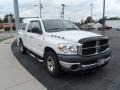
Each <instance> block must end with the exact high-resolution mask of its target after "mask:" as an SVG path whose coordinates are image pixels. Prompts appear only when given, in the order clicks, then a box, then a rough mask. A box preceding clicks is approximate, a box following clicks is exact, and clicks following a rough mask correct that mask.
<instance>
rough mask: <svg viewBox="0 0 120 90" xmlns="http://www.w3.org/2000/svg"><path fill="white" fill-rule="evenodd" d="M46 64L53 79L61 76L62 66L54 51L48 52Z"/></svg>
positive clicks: (45, 59)
mask: <svg viewBox="0 0 120 90" xmlns="http://www.w3.org/2000/svg"><path fill="white" fill-rule="evenodd" d="M44 64H45V67H46V69H47V71H48V73H49V74H50V75H51V76H53V77H58V76H60V74H61V68H60V64H59V62H58V59H57V56H56V54H55V53H54V52H53V51H48V52H47V53H46V55H45V58H44Z"/></svg>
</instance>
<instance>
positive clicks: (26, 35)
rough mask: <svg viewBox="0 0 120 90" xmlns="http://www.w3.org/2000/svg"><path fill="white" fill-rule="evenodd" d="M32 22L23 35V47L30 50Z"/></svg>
mask: <svg viewBox="0 0 120 90" xmlns="http://www.w3.org/2000/svg"><path fill="white" fill-rule="evenodd" d="M33 24H34V21H31V22H29V25H28V28H27V31H26V34H25V45H26V47H27V48H28V49H30V50H31V49H32V47H31V38H32V36H31V34H32V27H33Z"/></svg>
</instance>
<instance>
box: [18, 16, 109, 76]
mask: <svg viewBox="0 0 120 90" xmlns="http://www.w3.org/2000/svg"><path fill="white" fill-rule="evenodd" d="M17 43H18V46H19V48H20V50H21V52H22V53H23V54H25V53H26V51H27V50H28V51H31V52H32V53H34V54H35V55H37V56H39V57H40V58H41V59H42V60H43V62H44V65H45V67H46V69H47V71H48V72H49V74H50V75H52V76H58V75H59V74H60V72H61V70H67V71H79V70H86V69H92V68H96V67H101V66H104V65H106V64H108V62H109V60H110V59H111V49H110V47H109V38H108V37H105V36H102V35H99V34H96V33H92V32H86V31H82V30H80V29H79V28H78V27H77V26H76V25H75V24H73V23H72V22H70V21H66V20H59V19H40V18H28V19H24V20H23V22H22V23H21V26H20V30H19V31H18V37H17Z"/></svg>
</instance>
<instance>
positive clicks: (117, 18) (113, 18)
mask: <svg viewBox="0 0 120 90" xmlns="http://www.w3.org/2000/svg"><path fill="white" fill-rule="evenodd" d="M108 20H120V18H119V17H110V18H109V19H108Z"/></svg>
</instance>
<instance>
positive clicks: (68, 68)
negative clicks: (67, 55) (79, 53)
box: [60, 57, 111, 71]
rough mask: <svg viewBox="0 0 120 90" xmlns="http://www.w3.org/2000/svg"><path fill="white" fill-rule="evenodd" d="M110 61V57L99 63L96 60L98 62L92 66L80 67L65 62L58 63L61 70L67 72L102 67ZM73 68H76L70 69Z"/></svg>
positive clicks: (79, 64) (76, 64) (77, 64)
mask: <svg viewBox="0 0 120 90" xmlns="http://www.w3.org/2000/svg"><path fill="white" fill-rule="evenodd" d="M110 59H111V57H108V58H106V59H103V60H101V61H99V60H98V62H96V63H93V64H88V65H82V64H81V63H66V62H63V61H60V65H61V66H62V68H63V69H66V70H69V71H79V70H86V69H91V68H94V67H99V66H102V65H104V64H106V63H107V62H109V60H110ZM73 66H76V68H74V69H73V68H72V67H73Z"/></svg>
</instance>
